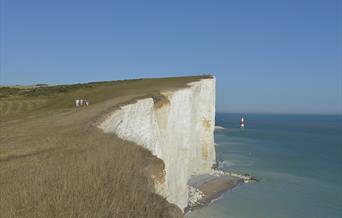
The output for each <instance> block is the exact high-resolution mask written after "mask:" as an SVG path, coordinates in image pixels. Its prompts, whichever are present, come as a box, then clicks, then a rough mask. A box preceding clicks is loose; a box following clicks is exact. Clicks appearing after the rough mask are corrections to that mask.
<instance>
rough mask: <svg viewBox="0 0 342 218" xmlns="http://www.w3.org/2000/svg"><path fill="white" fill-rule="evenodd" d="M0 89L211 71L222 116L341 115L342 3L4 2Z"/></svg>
mask: <svg viewBox="0 0 342 218" xmlns="http://www.w3.org/2000/svg"><path fill="white" fill-rule="evenodd" d="M0 1H1V44H0V45H1V48H0V52H1V68H0V69H1V77H0V79H1V84H2V85H10V84H12V85H13V84H35V83H50V84H61V83H78V82H88V81H103V80H118V79H128V78H142V77H163V76H182V75H195V74H204V73H211V74H214V75H215V76H216V78H217V110H218V111H220V112H239V113H240V112H242V113H245V112H246V113H248V112H258V113H260V112H262V113H266V112H272V113H341V110H342V109H341V105H342V102H341V101H342V100H341V91H342V90H341V81H342V76H341V7H342V5H341V0H320V1H318V0H282V1H280V0H268V1H266V0H257V1H256V0H250V1H247V0H241V1H237V0H234V1H229V0H226V1H215V0H207V1H201V0H194V1H190V0H181V1H174V0H173V1H163V0H159V1H148V0H144V1H129V0H126V1H109V0H108V1H104V0H93V1H87V0H79V1H76V0H55V1H49V0H29V1H28V0H21V1H19V0H0Z"/></svg>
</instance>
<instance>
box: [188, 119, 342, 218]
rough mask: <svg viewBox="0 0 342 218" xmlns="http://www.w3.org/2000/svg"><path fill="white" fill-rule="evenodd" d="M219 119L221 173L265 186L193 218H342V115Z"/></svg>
mask: <svg viewBox="0 0 342 218" xmlns="http://www.w3.org/2000/svg"><path fill="white" fill-rule="evenodd" d="M239 120H240V115H239V114H218V115H217V118H216V124H217V125H219V126H222V127H224V128H225V129H223V130H216V131H215V141H216V143H217V148H216V151H217V158H218V160H219V161H220V167H221V168H224V169H226V170H233V171H236V172H239V173H248V174H250V175H253V176H256V177H257V178H259V179H261V181H260V182H257V183H253V184H244V185H241V186H239V187H237V188H235V189H234V190H232V191H228V192H226V193H225V194H224V195H223V196H221V198H220V199H218V200H216V201H215V202H213V203H211V204H210V205H209V206H208V207H205V208H201V209H199V210H196V211H193V212H191V213H190V214H189V215H188V217H191V218H195V217H196V218H201V217H205V218H210V217H215V218H220V217H228V218H285V217H286V218H315V217H317V218H318V217H319V218H341V217H342V199H341V198H342V197H341V195H342V190H341V187H342V185H341V182H342V181H341V179H342V152H341V150H342V149H341V148H342V120H341V116H338V115H260V114H258V115H257V114H250V115H248V114H247V115H246V116H245V121H246V122H245V123H246V128H245V129H240V128H239Z"/></svg>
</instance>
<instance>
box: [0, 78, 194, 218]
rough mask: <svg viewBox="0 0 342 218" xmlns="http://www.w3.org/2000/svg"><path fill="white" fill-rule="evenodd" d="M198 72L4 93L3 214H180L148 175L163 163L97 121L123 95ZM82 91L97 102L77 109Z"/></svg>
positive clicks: (154, 89)
mask: <svg viewBox="0 0 342 218" xmlns="http://www.w3.org/2000/svg"><path fill="white" fill-rule="evenodd" d="M195 79H198V77H195V78H175V79H168V80H165V79H157V80H150V79H149V80H135V81H122V82H104V83H92V84H91V87H90V88H89V87H86V88H84V87H83V86H80V87H75V86H74V87H73V88H72V89H71V90H68V86H63V90H67V91H66V92H64V93H60V92H59V91H58V93H54V91H51V90H48V91H47V90H44V92H40V91H39V90H38V91H35V93H36V94H37V93H48V94H47V95H46V94H43V95H42V96H41V95H37V96H35V97H34V96H30V97H27V96H26V95H25V96H23V95H21V94H20V95H16V94H15V93H14V94H13V93H11V94H10V95H8V96H6V95H5V96H3V97H2V98H1V99H0V108H1V113H0V119H1V124H0V217H6V218H7V217H152V218H153V217H181V216H182V214H181V211H180V210H179V208H177V207H176V206H174V205H171V204H169V203H168V202H167V201H166V200H165V199H163V198H162V197H161V196H159V195H157V194H154V189H153V185H152V183H153V182H152V181H151V179H150V176H151V173H156V174H158V173H160V172H154V171H156V170H157V171H160V170H161V169H162V168H163V163H162V162H161V161H160V160H158V159H157V158H156V157H154V156H152V155H151V153H150V152H149V151H147V150H145V149H143V148H142V147H139V146H137V145H135V144H133V143H130V142H127V141H123V140H121V139H119V138H117V137H116V136H115V135H114V134H104V133H102V132H101V131H100V130H98V129H97V128H95V127H93V126H92V123H93V122H94V121H95V120H97V119H98V117H99V116H100V114H103V113H105V112H106V111H108V110H111V108H113V107H115V106H117V105H120V104H123V103H124V102H127V101H131V100H132V99H134V98H139V97H141V96H146V95H151V96H156V95H157V94H158V93H159V90H160V89H162V88H177V87H182V86H184V85H185V84H186V83H187V82H190V81H193V80H195ZM7 91H8V90H7ZM77 97H87V98H88V99H89V100H90V101H91V106H89V107H84V108H81V109H79V110H78V111H75V109H74V108H73V99H75V98H77ZM35 105H36V106H35Z"/></svg>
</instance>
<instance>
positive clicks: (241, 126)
mask: <svg viewBox="0 0 342 218" xmlns="http://www.w3.org/2000/svg"><path fill="white" fill-rule="evenodd" d="M240 128H245V119H244V118H243V117H241V120H240Z"/></svg>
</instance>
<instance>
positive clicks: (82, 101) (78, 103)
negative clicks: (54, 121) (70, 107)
mask: <svg viewBox="0 0 342 218" xmlns="http://www.w3.org/2000/svg"><path fill="white" fill-rule="evenodd" d="M75 104H76V107H82V106H88V105H89V101H88V99H76V100H75Z"/></svg>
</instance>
